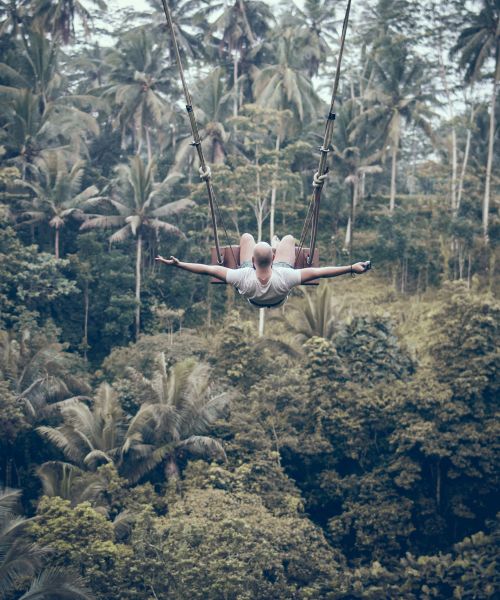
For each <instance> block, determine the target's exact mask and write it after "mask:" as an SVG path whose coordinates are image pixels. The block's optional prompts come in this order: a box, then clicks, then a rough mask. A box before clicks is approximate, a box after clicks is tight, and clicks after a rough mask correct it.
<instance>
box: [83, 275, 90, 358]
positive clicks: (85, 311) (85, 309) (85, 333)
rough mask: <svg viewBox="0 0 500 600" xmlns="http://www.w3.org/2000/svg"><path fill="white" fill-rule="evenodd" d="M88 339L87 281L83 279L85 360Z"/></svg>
mask: <svg viewBox="0 0 500 600" xmlns="http://www.w3.org/2000/svg"><path fill="white" fill-rule="evenodd" d="M88 339H89V281H88V279H86V280H85V289H84V291H83V340H82V342H83V357H84V358H85V360H87V348H88Z"/></svg>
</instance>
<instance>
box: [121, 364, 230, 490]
mask: <svg viewBox="0 0 500 600" xmlns="http://www.w3.org/2000/svg"><path fill="white" fill-rule="evenodd" d="M159 362H160V367H159V369H158V371H157V372H156V373H155V374H154V376H153V378H152V380H151V381H150V385H151V387H152V388H153V390H154V391H155V397H153V398H152V399H151V402H150V403H147V404H143V405H142V406H141V408H140V409H139V412H138V413H137V414H136V415H135V417H134V418H133V419H132V421H131V423H130V425H129V428H128V431H127V435H126V442H125V445H124V447H123V455H124V460H125V463H126V468H127V472H128V475H129V478H130V479H131V480H132V481H138V480H139V479H140V478H141V477H142V476H143V475H145V474H146V473H148V472H149V471H151V470H152V469H153V468H155V467H157V466H158V465H160V464H163V465H164V472H165V478H166V479H167V480H168V479H176V478H177V477H178V476H179V465H178V460H179V458H180V457H181V456H182V455H184V454H188V455H191V456H200V457H206V456H213V457H218V458H222V459H224V460H225V458H226V455H225V452H224V449H223V447H222V445H221V443H220V442H219V441H218V440H216V439H214V438H212V437H208V436H206V435H202V434H204V433H206V432H207V431H208V429H209V427H210V426H211V425H212V424H213V423H214V421H216V420H217V419H218V418H220V417H221V416H223V415H224V414H225V412H226V410H227V407H228V403H229V395H228V394H227V393H220V394H217V395H213V394H212V393H211V387H210V382H209V369H208V367H207V366H206V365H203V364H197V363H196V362H195V361H194V360H192V359H188V360H185V361H182V362H179V363H176V364H175V365H174V366H173V367H172V368H171V369H170V370H169V371H168V372H167V369H166V366H165V356H164V355H163V354H162V355H161V356H160V361H159Z"/></svg>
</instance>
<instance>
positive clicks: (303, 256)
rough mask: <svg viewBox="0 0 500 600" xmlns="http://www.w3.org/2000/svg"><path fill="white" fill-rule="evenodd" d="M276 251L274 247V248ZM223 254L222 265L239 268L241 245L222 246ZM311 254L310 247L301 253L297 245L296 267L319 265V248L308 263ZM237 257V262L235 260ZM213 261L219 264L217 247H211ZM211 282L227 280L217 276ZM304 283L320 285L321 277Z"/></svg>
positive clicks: (223, 282)
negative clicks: (310, 262)
mask: <svg viewBox="0 0 500 600" xmlns="http://www.w3.org/2000/svg"><path fill="white" fill-rule="evenodd" d="M273 252H274V249H273ZM221 254H222V258H223V261H224V262H223V263H222V265H221V266H223V267H226V268H228V269H237V268H238V265H239V263H240V247H239V246H221ZM308 256H309V248H302V250H301V251H300V253H299V248H297V246H295V260H296V265H295V268H296V269H305V268H306V267H319V253H318V249H317V248H316V249H315V250H314V256H313V260H312V264H311V265H308V264H307V257H308ZM235 259H236V262H235ZM211 263H212V265H218V264H219V263H218V262H217V252H216V250H215V248H211ZM210 283H222V284H225V283H226V282H225V281H221V280H220V279H217V278H216V277H212V279H211V280H210ZM302 285H319V279H313V280H312V281H308V282H307V283H303V284H302Z"/></svg>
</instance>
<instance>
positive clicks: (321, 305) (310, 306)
mask: <svg viewBox="0 0 500 600" xmlns="http://www.w3.org/2000/svg"><path fill="white" fill-rule="evenodd" d="M302 293H303V299H302V300H301V301H300V302H294V303H291V304H290V308H291V312H292V314H293V316H292V318H291V319H290V318H288V317H287V316H285V317H284V319H283V320H284V322H285V323H286V325H287V329H288V330H289V331H290V333H293V334H294V335H295V336H296V338H297V339H298V340H299V341H301V342H304V341H306V340H308V339H310V338H312V337H322V338H325V339H332V338H333V337H334V335H336V334H337V333H338V331H339V330H340V329H341V327H342V324H341V315H342V312H343V311H344V305H343V304H342V303H341V302H338V301H337V300H336V298H335V297H334V295H333V292H332V288H331V287H330V286H328V285H323V286H321V287H320V289H319V290H318V291H317V292H316V291H315V292H313V293H310V292H307V291H303V292H302Z"/></svg>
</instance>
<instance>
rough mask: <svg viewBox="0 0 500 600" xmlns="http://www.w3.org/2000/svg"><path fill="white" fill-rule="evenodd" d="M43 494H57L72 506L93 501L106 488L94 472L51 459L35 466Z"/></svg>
mask: <svg viewBox="0 0 500 600" xmlns="http://www.w3.org/2000/svg"><path fill="white" fill-rule="evenodd" d="M36 473H37V475H38V477H39V478H40V481H41V482H42V488H43V494H44V495H45V496H59V497H60V498H64V499H65V500H69V501H70V502H71V505H72V506H76V505H77V504H81V503H82V502H92V503H93V505H94V506H95V502H96V500H97V498H98V497H99V495H100V494H101V493H102V492H103V491H104V490H105V489H106V486H105V482H104V481H103V480H102V479H101V478H99V477H98V474H96V473H89V472H88V471H85V470H84V469H80V467H77V466H76V465H72V464H71V463H67V462H63V461H58V460H51V461H48V462H45V463H43V464H42V465H41V466H40V467H38V468H37V470H36Z"/></svg>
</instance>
